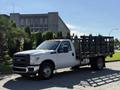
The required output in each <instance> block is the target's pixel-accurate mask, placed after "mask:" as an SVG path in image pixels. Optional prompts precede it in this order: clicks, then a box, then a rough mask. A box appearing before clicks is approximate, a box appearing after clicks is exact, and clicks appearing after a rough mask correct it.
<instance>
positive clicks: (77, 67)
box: [70, 66, 80, 71]
mask: <svg viewBox="0 0 120 90" xmlns="http://www.w3.org/2000/svg"><path fill="white" fill-rule="evenodd" d="M79 67H80V66H74V67H71V68H70V69H71V70H73V71H77V70H79V69H80V68H79Z"/></svg>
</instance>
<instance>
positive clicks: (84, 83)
mask: <svg viewBox="0 0 120 90" xmlns="http://www.w3.org/2000/svg"><path fill="white" fill-rule="evenodd" d="M43 89H44V90H72V89H74V90H113V89H114V90H119V89H120V62H119V61H118V62H110V63H106V68H105V69H104V70H101V71H93V70H91V69H90V68H89V67H88V66H86V67H81V68H80V69H79V70H77V71H71V70H70V69H69V68H66V69H61V70H57V71H56V74H55V75H54V77H53V78H52V79H50V80H38V79H33V78H22V77H21V76H19V75H16V74H13V75H8V76H4V77H3V79H1V80H0V90H43Z"/></svg>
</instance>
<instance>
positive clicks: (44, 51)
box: [13, 36, 114, 79]
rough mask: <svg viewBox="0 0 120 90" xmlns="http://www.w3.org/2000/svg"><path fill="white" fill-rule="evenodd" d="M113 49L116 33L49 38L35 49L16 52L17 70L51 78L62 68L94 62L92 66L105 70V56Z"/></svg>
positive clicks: (14, 66) (20, 72) (15, 69)
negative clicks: (72, 37) (113, 35)
mask: <svg viewBox="0 0 120 90" xmlns="http://www.w3.org/2000/svg"><path fill="white" fill-rule="evenodd" d="M113 53H114V39H113V37H105V36H81V37H80V38H74V39H71V40H70V39H53V40H46V41H44V42H43V43H41V44H40V45H39V46H38V47H37V48H36V49H35V50H27V51H22V52H17V53H15V54H14V58H13V72H14V73H17V74H20V75H22V76H29V75H34V76H36V75H37V76H38V77H40V78H41V79H50V78H51V77H52V76H53V73H54V70H56V69H60V68H66V67H72V68H78V67H80V66H83V65H90V66H91V68H92V69H97V70H101V69H103V68H104V67H105V57H106V56H112V55H113Z"/></svg>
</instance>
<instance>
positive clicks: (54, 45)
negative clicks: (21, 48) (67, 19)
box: [36, 41, 60, 50]
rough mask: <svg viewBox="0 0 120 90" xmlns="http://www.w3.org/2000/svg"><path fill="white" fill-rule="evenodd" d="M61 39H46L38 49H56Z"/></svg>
mask: <svg viewBox="0 0 120 90" xmlns="http://www.w3.org/2000/svg"><path fill="white" fill-rule="evenodd" d="M59 43H60V41H44V42H43V43H41V44H40V45H39V46H38V47H37V48H36V49H42V50H44V49H45V50H56V48H57V47H58V45H59Z"/></svg>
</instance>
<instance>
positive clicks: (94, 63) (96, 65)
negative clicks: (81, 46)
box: [90, 57, 105, 70]
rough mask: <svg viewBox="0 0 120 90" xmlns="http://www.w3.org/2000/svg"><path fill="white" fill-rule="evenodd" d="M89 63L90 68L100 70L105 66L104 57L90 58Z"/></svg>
mask: <svg viewBox="0 0 120 90" xmlns="http://www.w3.org/2000/svg"><path fill="white" fill-rule="evenodd" d="M90 64H91V68H92V69H94V70H102V69H103V68H104V66H105V58H104V57H96V58H92V59H91V62H90Z"/></svg>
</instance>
